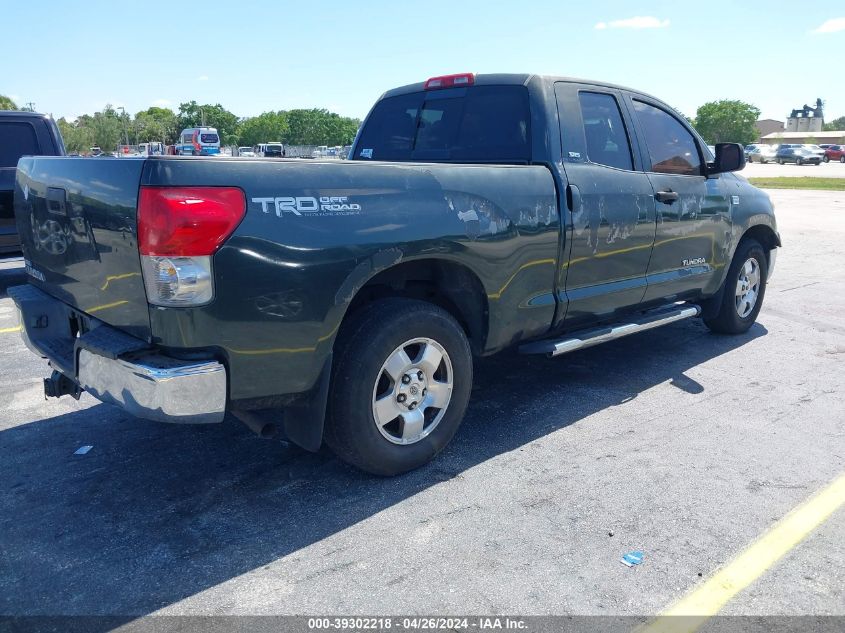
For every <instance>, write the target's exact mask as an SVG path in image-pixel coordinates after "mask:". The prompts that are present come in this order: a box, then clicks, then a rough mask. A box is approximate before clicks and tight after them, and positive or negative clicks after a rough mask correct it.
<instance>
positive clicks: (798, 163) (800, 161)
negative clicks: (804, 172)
mask: <svg viewBox="0 0 845 633" xmlns="http://www.w3.org/2000/svg"><path fill="white" fill-rule="evenodd" d="M795 164H796V165H798V166H799V167H800V166H801V165H803V164H804V160H803V159H802V158H797V159H796V160H795Z"/></svg>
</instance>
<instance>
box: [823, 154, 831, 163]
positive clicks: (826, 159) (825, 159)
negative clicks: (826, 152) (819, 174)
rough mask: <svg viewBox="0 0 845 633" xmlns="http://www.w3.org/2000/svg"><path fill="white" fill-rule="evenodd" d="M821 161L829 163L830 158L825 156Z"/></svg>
mask: <svg viewBox="0 0 845 633" xmlns="http://www.w3.org/2000/svg"><path fill="white" fill-rule="evenodd" d="M822 160H823V161H824V162H826V163H829V162H830V158H828V157H827V156H825V157H824V158H822Z"/></svg>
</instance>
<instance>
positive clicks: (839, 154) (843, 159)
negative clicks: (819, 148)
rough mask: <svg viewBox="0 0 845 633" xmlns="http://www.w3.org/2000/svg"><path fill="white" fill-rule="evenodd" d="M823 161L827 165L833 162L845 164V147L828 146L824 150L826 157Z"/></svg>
mask: <svg viewBox="0 0 845 633" xmlns="http://www.w3.org/2000/svg"><path fill="white" fill-rule="evenodd" d="M822 160H823V161H824V162H826V163H828V162H830V161H832V160H838V161H839V162H840V163H845V145H828V146H827V148H826V149H825V150H824V157H823V158H822Z"/></svg>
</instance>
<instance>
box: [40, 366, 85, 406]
mask: <svg viewBox="0 0 845 633" xmlns="http://www.w3.org/2000/svg"><path fill="white" fill-rule="evenodd" d="M81 394H82V389H81V388H80V387H79V385H78V384H76V382H74V381H73V380H71V379H70V378H68V377H67V376H65V375H64V374H63V373H62V372H60V371H56V370H55V369H54V370H53V373H52V374H51V375H50V377H49V378H45V379H44V399H45V400H46V399H47V398H61V397H62V396H72V397H73V399H74V400H79V396H80V395H81Z"/></svg>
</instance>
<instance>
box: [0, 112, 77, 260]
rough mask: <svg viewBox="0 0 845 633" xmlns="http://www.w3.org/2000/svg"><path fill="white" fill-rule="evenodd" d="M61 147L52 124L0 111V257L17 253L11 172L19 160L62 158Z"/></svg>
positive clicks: (37, 116)
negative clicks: (27, 157) (41, 157)
mask: <svg viewBox="0 0 845 633" xmlns="http://www.w3.org/2000/svg"><path fill="white" fill-rule="evenodd" d="M64 154H65V145H64V142H63V141H62V135H61V132H59V127H58V126H57V125H56V122H55V121H54V120H53V119H52V118H51V117H49V116H46V115H43V114H36V113H34V112H16V111H13V110H4V111H0V257H4V256H8V255H16V254H18V253H19V252H20V250H21V243H20V238H19V237H18V229H17V227H16V226H15V215H14V210H13V202H12V198H13V195H12V194H13V192H14V186H15V168H16V167H17V164H18V159H19V158H20V157H21V156H35V155H43V156H64Z"/></svg>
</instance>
